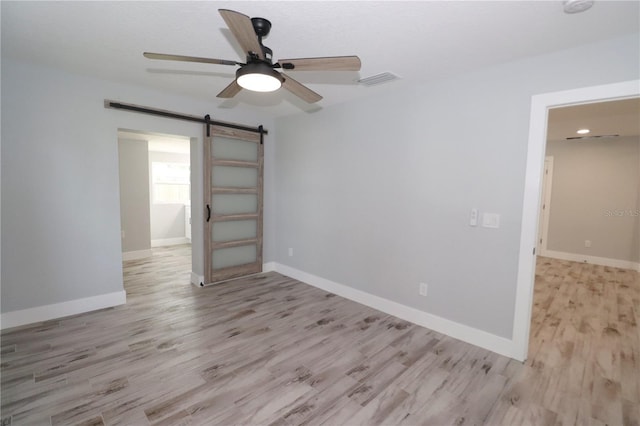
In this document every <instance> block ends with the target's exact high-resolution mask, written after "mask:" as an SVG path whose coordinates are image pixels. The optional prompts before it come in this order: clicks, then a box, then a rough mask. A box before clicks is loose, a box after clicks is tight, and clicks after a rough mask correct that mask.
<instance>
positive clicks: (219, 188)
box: [204, 126, 263, 283]
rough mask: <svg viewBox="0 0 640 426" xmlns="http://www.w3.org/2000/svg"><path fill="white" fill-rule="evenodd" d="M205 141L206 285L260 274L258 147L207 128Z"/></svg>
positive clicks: (250, 139)
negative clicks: (207, 134) (208, 132)
mask: <svg viewBox="0 0 640 426" xmlns="http://www.w3.org/2000/svg"><path fill="white" fill-rule="evenodd" d="M211 130H212V131H210V136H208V137H205V149H204V154H205V185H204V190H205V194H204V200H205V208H206V211H205V226H204V229H205V281H206V282H207V283H215V282H219V281H224V280H228V279H231V278H237V277H240V276H244V275H249V274H253V273H257V272H261V271H262V191H263V145H262V144H261V143H260V135H259V134H257V133H253V132H247V131H242V130H234V129H228V128H220V127H217V126H212V127H211Z"/></svg>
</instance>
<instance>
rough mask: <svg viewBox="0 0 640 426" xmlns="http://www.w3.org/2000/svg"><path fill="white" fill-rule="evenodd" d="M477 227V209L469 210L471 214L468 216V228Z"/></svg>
mask: <svg viewBox="0 0 640 426" xmlns="http://www.w3.org/2000/svg"><path fill="white" fill-rule="evenodd" d="M477 225H478V209H471V214H470V215H469V226H477Z"/></svg>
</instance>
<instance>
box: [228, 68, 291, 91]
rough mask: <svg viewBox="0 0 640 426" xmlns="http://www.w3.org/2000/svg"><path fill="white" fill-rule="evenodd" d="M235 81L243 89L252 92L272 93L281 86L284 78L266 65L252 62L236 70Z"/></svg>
mask: <svg viewBox="0 0 640 426" xmlns="http://www.w3.org/2000/svg"><path fill="white" fill-rule="evenodd" d="M236 80H237V82H238V84H239V85H240V87H242V88H243V89H247V90H251V91H253V92H273V91H275V90H278V89H279V88H280V86H282V82H283V80H284V78H283V77H282V76H281V75H280V73H278V72H277V71H275V70H274V69H273V68H271V67H270V66H269V65H267V64H266V63H264V62H254V63H249V64H247V65H245V66H243V67H242V68H240V69H238V71H236Z"/></svg>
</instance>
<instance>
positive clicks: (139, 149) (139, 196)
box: [118, 139, 151, 253]
mask: <svg viewBox="0 0 640 426" xmlns="http://www.w3.org/2000/svg"><path fill="white" fill-rule="evenodd" d="M118 161H119V177H120V228H121V229H122V232H124V236H123V237H122V252H123V253H126V252H139V251H143V250H150V249H151V235H150V228H151V226H150V215H149V208H148V206H149V148H148V143H147V141H142V140H129V139H119V140H118Z"/></svg>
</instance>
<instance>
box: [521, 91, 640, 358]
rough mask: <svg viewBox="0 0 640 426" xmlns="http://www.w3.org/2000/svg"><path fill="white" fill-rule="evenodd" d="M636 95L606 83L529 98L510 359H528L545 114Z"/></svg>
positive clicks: (544, 140) (543, 153) (545, 129)
mask: <svg viewBox="0 0 640 426" xmlns="http://www.w3.org/2000/svg"><path fill="white" fill-rule="evenodd" d="M639 96H640V81H637V80H634V81H628V82H623V83H615V84H608V85H603V86H594V87H587V88H583V89H575V90H568V91H562V92H554V93H548V94H542V95H536V96H533V98H532V102H531V119H530V123H531V124H530V131H529V144H528V152H527V167H526V172H525V194H524V202H523V216H522V226H521V235H520V256H519V264H518V282H517V291H516V309H515V317H514V329H513V336H512V341H513V358H515V359H517V360H520V361H525V360H526V359H527V356H528V349H529V335H530V326H531V318H532V317H531V314H532V303H533V290H534V280H535V266H536V250H535V249H536V246H537V241H538V223H539V219H540V216H539V213H540V205H541V188H542V173H543V164H544V157H545V151H546V143H547V127H548V126H547V125H548V114H549V111H550V110H551V109H553V108H560V107H564V106H570V105H580V104H589V103H596V102H606V101H612V100H619V99H629V98H637V97H639Z"/></svg>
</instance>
